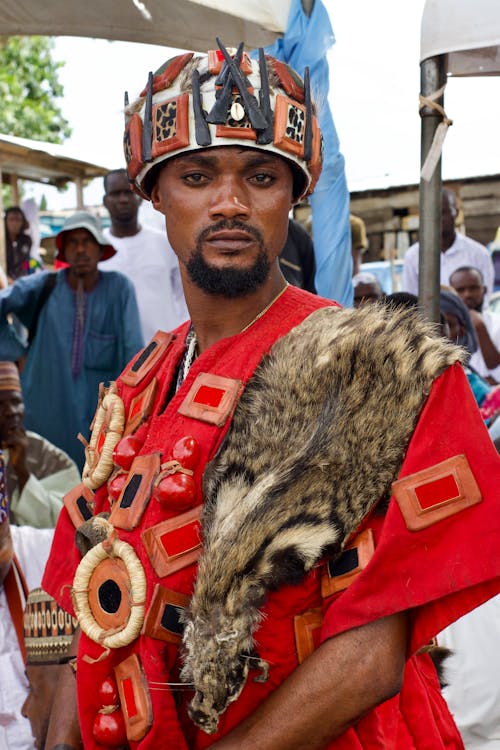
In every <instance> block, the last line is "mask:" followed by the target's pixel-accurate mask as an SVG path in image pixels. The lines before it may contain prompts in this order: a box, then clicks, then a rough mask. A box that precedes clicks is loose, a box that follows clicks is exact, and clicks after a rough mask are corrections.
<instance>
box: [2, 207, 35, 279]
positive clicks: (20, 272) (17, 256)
mask: <svg viewBox="0 0 500 750" xmlns="http://www.w3.org/2000/svg"><path fill="white" fill-rule="evenodd" d="M28 227H29V224H28V221H27V219H26V216H25V215H24V211H23V210H22V209H21V208H19V206H11V207H10V208H7V210H6V211H5V243H6V255H7V277H8V279H9V282H11V283H12V282H13V281H15V280H16V279H19V278H21V276H27V275H29V274H31V273H33V272H34V271H36V270H41V268H42V266H41V263H40V261H39V260H38V259H37V258H35V257H33V255H32V245H33V242H32V239H31V237H30V236H29V234H27V233H26V230H27V229H28Z"/></svg>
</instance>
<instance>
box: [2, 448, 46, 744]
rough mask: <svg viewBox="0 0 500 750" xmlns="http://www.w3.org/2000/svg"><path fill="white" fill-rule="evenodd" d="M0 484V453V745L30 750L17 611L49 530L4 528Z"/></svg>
mask: <svg viewBox="0 0 500 750" xmlns="http://www.w3.org/2000/svg"><path fill="white" fill-rule="evenodd" d="M4 487H5V485H4V467H3V458H2V456H1V453H0V749H1V750H34V748H35V744H34V740H33V737H32V733H31V727H30V723H29V721H28V719H27V718H26V717H24V716H23V715H22V713H21V708H22V706H23V703H24V701H25V699H26V696H27V695H28V680H27V677H26V673H25V664H24V658H23V643H22V611H23V608H24V604H25V595H26V594H27V590H28V589H29V588H34V587H36V586H39V585H40V580H41V578H42V573H43V568H44V566H45V562H46V560H47V557H48V554H49V550H50V546H51V543H52V537H53V535H54V529H33V528H31V527H30V526H10V525H9V520H8V503H7V500H6V496H5V489H4ZM14 555H15V558H14ZM14 560H15V562H14Z"/></svg>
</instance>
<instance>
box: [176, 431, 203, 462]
mask: <svg viewBox="0 0 500 750" xmlns="http://www.w3.org/2000/svg"><path fill="white" fill-rule="evenodd" d="M172 458H174V459H175V460H176V461H178V462H179V463H180V465H181V466H183V467H184V469H191V470H193V469H194V468H196V464H197V463H198V461H199V460H200V446H199V445H198V442H197V441H196V440H195V439H194V437H191V436H190V435H186V437H183V438H181V439H180V440H178V441H177V442H176V444H175V445H174V447H173V449H172Z"/></svg>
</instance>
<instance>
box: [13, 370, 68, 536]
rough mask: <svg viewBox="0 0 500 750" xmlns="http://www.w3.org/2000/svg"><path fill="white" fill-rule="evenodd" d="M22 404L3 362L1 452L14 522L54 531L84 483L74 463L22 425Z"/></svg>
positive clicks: (15, 380)
mask: <svg viewBox="0 0 500 750" xmlns="http://www.w3.org/2000/svg"><path fill="white" fill-rule="evenodd" d="M23 419H24V401H23V394H22V391H21V382H20V380H19V371H18V369H17V366H16V364H15V363H14V362H0V446H1V448H2V450H3V454H4V459H5V464H6V472H7V493H8V496H9V500H10V520H11V522H12V523H15V524H17V525H27V526H35V527H37V528H51V527H54V526H55V524H56V521H57V516H58V515H59V511H60V510H61V507H62V499H63V497H64V495H65V494H66V493H67V492H69V490H70V489H72V488H73V487H74V486H75V485H76V484H78V482H79V481H80V472H79V471H78V468H77V466H76V464H75V462H74V461H72V460H71V458H70V457H69V456H67V455H66V453H64V452H63V451H62V450H61V449H60V448H56V446H55V445H52V443H49V441H48V440H46V439H45V438H43V437H42V436H41V435H37V434H36V433H35V432H31V431H29V430H28V431H27V430H26V429H25V427H24V423H23Z"/></svg>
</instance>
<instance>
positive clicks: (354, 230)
mask: <svg viewBox="0 0 500 750" xmlns="http://www.w3.org/2000/svg"><path fill="white" fill-rule="evenodd" d="M349 222H350V225H351V253H352V275H353V276H356V274H358V273H359V272H360V271H361V263H362V262H363V253H365V252H366V251H367V250H368V238H367V236H366V225H365V222H364V221H363V219H362V218H361V217H360V216H355V215H354V214H350V216H349Z"/></svg>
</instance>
